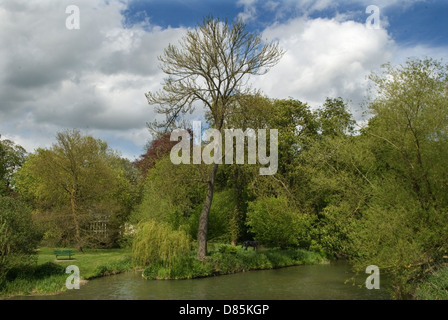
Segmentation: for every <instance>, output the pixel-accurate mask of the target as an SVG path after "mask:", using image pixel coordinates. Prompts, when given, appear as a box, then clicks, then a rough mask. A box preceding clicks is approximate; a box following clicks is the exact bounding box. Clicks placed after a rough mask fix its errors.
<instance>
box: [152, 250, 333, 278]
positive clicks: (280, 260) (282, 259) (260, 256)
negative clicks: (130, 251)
mask: <svg viewBox="0 0 448 320" xmlns="http://www.w3.org/2000/svg"><path fill="white" fill-rule="evenodd" d="M322 263H329V261H328V259H326V257H325V256H324V255H323V254H320V253H317V252H311V251H306V250H302V249H283V250H282V249H264V250H258V251H255V250H244V249H243V248H241V247H231V246H224V247H221V248H220V249H218V250H217V251H214V252H213V251H212V252H211V253H210V255H209V256H208V257H207V259H206V260H205V261H203V262H201V261H198V260H197V259H196V255H195V254H188V255H183V256H179V257H176V258H175V259H174V260H173V261H171V262H170V263H162V262H156V263H153V264H152V265H150V266H148V267H146V268H145V269H144V270H143V277H144V278H145V279H151V280H181V279H195V278H204V277H210V276H217V275H226V274H233V273H239V272H246V271H251V270H267V269H278V268H283V267H290V266H298V265H304V264H322Z"/></svg>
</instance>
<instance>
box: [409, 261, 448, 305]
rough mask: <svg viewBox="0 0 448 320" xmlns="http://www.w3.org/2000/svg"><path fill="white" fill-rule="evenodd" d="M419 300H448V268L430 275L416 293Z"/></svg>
mask: <svg viewBox="0 0 448 320" xmlns="http://www.w3.org/2000/svg"><path fill="white" fill-rule="evenodd" d="M416 296H417V299H419V300H448V267H446V266H445V267H443V268H441V269H439V270H437V271H436V272H434V273H432V274H431V275H429V276H428V277H427V278H426V279H425V281H424V282H423V283H422V284H420V285H419V286H418V288H417V291H416Z"/></svg>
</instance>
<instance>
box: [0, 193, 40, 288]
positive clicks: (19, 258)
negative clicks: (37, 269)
mask: <svg viewBox="0 0 448 320" xmlns="http://www.w3.org/2000/svg"><path fill="white" fill-rule="evenodd" d="M39 240H40V234H39V233H38V232H37V231H36V228H35V226H34V224H33V222H32V218H31V210H30V208H29V207H27V206H26V205H25V204H23V203H22V202H21V201H19V200H16V199H12V198H9V197H2V196H0V285H1V283H2V282H3V280H4V279H5V276H6V274H7V273H8V271H9V270H10V269H11V268H14V267H17V266H20V265H26V264H31V263H32V262H34V258H33V257H34V249H35V248H36V246H37V244H38V242H39Z"/></svg>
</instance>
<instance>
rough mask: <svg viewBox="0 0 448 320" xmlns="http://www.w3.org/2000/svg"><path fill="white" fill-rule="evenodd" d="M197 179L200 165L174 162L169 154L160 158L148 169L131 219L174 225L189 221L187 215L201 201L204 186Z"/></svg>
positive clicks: (137, 221)
mask: <svg viewBox="0 0 448 320" xmlns="http://www.w3.org/2000/svg"><path fill="white" fill-rule="evenodd" d="M198 169H199V170H198ZM200 179H201V167H194V166H182V165H181V166H176V165H174V164H173V163H172V162H171V160H170V158H169V156H166V157H164V158H161V159H159V160H158V161H157V162H156V164H155V167H154V168H152V169H151V170H149V171H148V176H147V178H146V179H145V182H144V189H143V195H142V202H141V204H140V205H138V206H137V207H136V208H135V210H134V211H133V213H132V216H131V222H132V223H134V224H137V223H139V222H142V221H147V220H157V221H161V222H165V223H168V224H169V225H171V226H172V227H173V228H175V229H177V228H179V227H180V226H183V225H188V221H189V218H190V217H191V216H192V215H193V214H194V212H195V210H196V209H197V207H198V206H199V205H201V204H203V194H204V188H205V187H204V184H203V183H201V182H200V181H198V180H200Z"/></svg>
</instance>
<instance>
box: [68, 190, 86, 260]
mask: <svg viewBox="0 0 448 320" xmlns="http://www.w3.org/2000/svg"><path fill="white" fill-rule="evenodd" d="M70 202H71V205H72V216H73V223H74V225H75V239H76V246H77V249H78V251H80V252H83V251H82V245H81V233H80V231H79V222H78V217H77V216H76V205H75V189H72V190H71V192H70Z"/></svg>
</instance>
